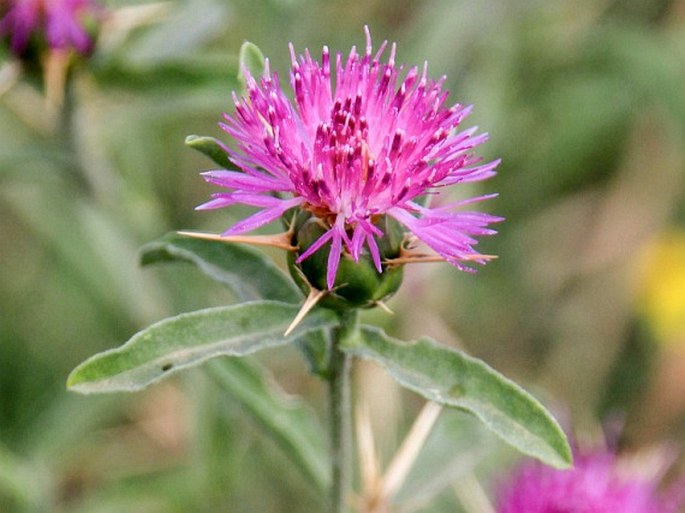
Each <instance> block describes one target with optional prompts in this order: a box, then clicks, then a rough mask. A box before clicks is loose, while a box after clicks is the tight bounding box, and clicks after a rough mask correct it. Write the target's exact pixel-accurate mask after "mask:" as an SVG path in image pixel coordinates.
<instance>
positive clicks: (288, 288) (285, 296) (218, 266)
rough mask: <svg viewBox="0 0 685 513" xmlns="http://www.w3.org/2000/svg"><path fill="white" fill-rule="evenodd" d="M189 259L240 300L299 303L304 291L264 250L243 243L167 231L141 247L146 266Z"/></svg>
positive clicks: (187, 260) (142, 261)
mask: <svg viewBox="0 0 685 513" xmlns="http://www.w3.org/2000/svg"><path fill="white" fill-rule="evenodd" d="M169 261H186V262H190V263H193V264H195V265H196V266H197V267H198V268H199V269H200V270H201V271H202V272H204V273H205V274H206V275H207V276H209V277H210V278H211V279H213V280H215V281H218V282H220V283H223V284H224V285H227V286H228V287H229V288H230V289H231V291H232V292H233V293H234V294H235V295H236V296H237V298H238V299H239V300H241V301H251V300H255V299H273V300H276V301H284V302H286V303H297V302H299V301H301V299H302V293H301V292H300V290H299V289H298V288H297V286H296V285H295V283H294V282H293V280H291V279H290V278H289V277H288V276H287V275H286V274H285V273H284V272H283V271H281V270H280V269H279V268H278V267H276V266H275V265H274V263H273V262H272V260H271V259H270V258H268V257H267V256H266V255H264V253H262V252H261V251H258V250H256V249H253V248H251V247H249V246H245V245H242V244H233V243H224V242H217V241H211V240H204V239H195V238H190V237H183V236H181V235H178V234H176V233H173V232H172V233H168V234H167V235H165V236H164V237H162V238H161V239H159V240H158V241H155V242H151V243H149V244H146V245H145V246H144V247H143V249H142V256H141V263H142V264H143V265H148V264H154V263H158V262H169Z"/></svg>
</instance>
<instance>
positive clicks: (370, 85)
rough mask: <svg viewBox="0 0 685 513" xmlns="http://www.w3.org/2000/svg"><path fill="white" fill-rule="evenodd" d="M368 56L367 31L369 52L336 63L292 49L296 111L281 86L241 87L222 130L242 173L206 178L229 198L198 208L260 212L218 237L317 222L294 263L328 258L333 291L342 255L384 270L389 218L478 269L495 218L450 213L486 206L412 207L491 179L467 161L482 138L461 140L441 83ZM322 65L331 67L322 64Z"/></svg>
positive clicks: (391, 60)
mask: <svg viewBox="0 0 685 513" xmlns="http://www.w3.org/2000/svg"><path fill="white" fill-rule="evenodd" d="M386 47H387V42H384V43H383V44H382V45H381V47H380V49H379V50H378V51H377V52H376V53H375V54H374V53H373V51H372V45H371V37H370V35H369V31H368V29H366V51H365V52H364V53H363V54H358V53H357V50H356V49H355V48H354V47H353V48H352V50H351V51H350V53H349V55H348V56H347V59H344V58H343V57H342V55H340V54H337V55H336V56H335V57H334V58H333V59H331V56H330V54H329V51H328V48H326V47H324V49H323V54H322V57H321V62H320V63H319V62H317V61H315V60H314V59H312V57H311V55H310V54H309V52H308V51H305V54H304V56H299V57H298V56H297V55H296V54H295V51H294V49H293V47H292V45H291V46H290V53H291V59H292V70H291V73H290V84H291V87H292V89H293V95H294V101H291V100H290V99H289V98H288V97H287V96H286V94H285V93H284V92H283V90H282V89H281V86H280V83H279V79H278V76H277V75H276V74H275V73H273V74H272V73H270V72H269V67H268V61H267V62H266V71H265V73H264V76H263V77H251V76H249V74H248V77H247V97H246V98H238V97H237V95H235V94H234V102H235V107H236V112H235V114H234V115H232V116H231V115H228V114H226V115H225V119H226V123H224V124H221V127H222V128H223V129H224V130H225V131H226V132H227V133H228V134H229V135H231V136H232V137H233V138H234V139H235V140H236V141H237V144H238V150H237V151H234V150H233V149H229V148H226V151H227V153H228V154H229V156H230V158H231V160H232V161H233V162H234V163H235V164H236V165H237V166H238V167H239V168H240V169H241V170H242V171H243V172H236V171H226V170H218V171H209V172H206V173H204V178H205V179H206V180H207V181H208V182H210V183H212V184H215V185H218V186H220V187H225V188H227V189H230V190H231V191H230V192H219V193H216V194H214V195H213V199H212V200H211V201H209V202H207V203H205V204H203V205H201V206H199V207H198V208H199V209H209V208H220V207H226V206H229V205H233V204H236V203H239V204H244V205H250V206H253V207H257V208H258V209H259V211H258V212H257V213H256V214H254V215H252V216H250V217H248V218H246V219H244V220H242V221H240V222H238V223H236V224H235V225H233V226H232V227H231V228H230V229H229V230H228V231H226V232H225V234H224V235H236V234H240V233H243V232H247V231H251V230H254V229H255V228H258V227H260V226H262V225H264V224H267V223H269V222H271V221H273V220H275V219H277V218H279V217H280V216H282V215H283V214H284V213H285V212H286V211H287V210H289V209H291V208H294V207H296V208H299V209H302V210H305V211H308V212H310V213H312V214H313V215H314V216H316V217H317V218H318V219H319V221H320V223H321V224H322V226H323V227H324V229H325V230H324V232H323V235H321V237H320V238H318V240H316V241H315V242H314V243H313V244H311V245H310V246H309V247H308V248H301V253H300V254H299V257H298V260H297V261H298V262H301V261H303V260H304V259H306V258H308V257H309V256H311V255H312V254H313V253H315V252H317V251H319V250H320V249H322V248H324V247H330V252H329V257H328V266H327V275H326V281H327V285H328V288H329V289H332V288H333V284H334V282H335V277H336V273H337V269H338V266H339V263H340V258H341V254H342V252H343V251H346V252H348V253H349V255H351V256H352V258H353V259H354V260H355V261H358V259H359V257H360V255H361V254H362V252H365V253H366V252H368V254H370V256H371V258H372V260H373V262H374V264H375V266H376V268H377V269H378V271H379V272H381V271H382V256H381V254H380V252H379V245H378V239H379V238H380V237H382V236H383V232H382V231H381V229H380V228H379V227H378V223H377V221H378V219H380V218H381V217H382V216H390V217H392V218H394V219H396V220H397V221H398V222H399V223H400V224H401V225H403V226H404V227H405V229H406V230H407V231H408V232H412V233H413V234H414V235H415V236H416V237H417V238H418V239H420V240H421V241H423V242H424V243H425V244H426V245H428V246H429V247H430V248H432V249H433V250H434V251H435V252H436V253H437V254H438V255H440V256H441V257H442V258H443V259H444V260H446V261H447V262H449V263H450V264H452V265H454V266H456V267H458V268H460V269H469V268H468V266H467V265H465V264H466V263H470V262H474V263H478V264H484V263H485V262H486V261H487V259H488V258H487V257H486V256H484V255H481V254H479V253H478V252H477V251H476V250H475V249H474V245H475V244H476V240H475V239H474V236H480V235H490V234H493V233H495V232H494V230H492V229H490V228H489V227H488V226H489V225H490V224H491V223H494V222H497V221H500V220H501V218H498V217H495V216H491V215H487V214H484V213H480V212H463V211H459V212H457V211H456V210H458V209H460V208H461V207H463V206H465V205H469V204H471V203H474V202H477V201H481V200H484V199H488V198H491V197H493V196H494V195H487V196H479V197H476V198H471V199H469V200H465V201H460V202H455V203H448V204H444V205H441V206H439V207H436V208H428V207H425V206H423V205H422V204H421V202H420V201H418V197H419V196H422V195H425V194H430V195H434V196H437V195H438V194H439V190H440V189H442V188H443V187H447V186H450V185H456V184H459V183H466V182H475V181H479V180H484V179H486V178H489V177H490V176H492V175H493V174H494V169H495V167H496V166H497V164H498V163H499V161H494V162H489V163H482V162H481V159H480V158H479V157H476V156H475V155H474V154H473V153H472V150H473V148H474V147H476V146H478V145H479V144H481V143H483V142H484V141H485V140H486V139H487V135H486V134H477V133H476V129H475V128H470V129H468V130H462V131H459V130H458V128H459V126H460V124H461V123H462V121H463V120H464V118H466V116H468V114H469V112H470V111H471V108H470V107H466V106H463V105H460V104H456V105H453V106H452V107H449V108H447V107H445V101H446V99H447V94H448V93H447V91H443V90H442V84H443V82H444V78H442V79H440V80H438V81H434V80H431V79H429V78H428V77H427V70H426V67H427V66H426V65H424V66H423V69H422V70H419V69H418V68H417V67H411V68H408V69H407V68H405V67H404V66H397V65H396V64H395V45H392V47H391V49H390V54H389V57H388V59H387V62H385V63H381V61H380V59H381V56H382V55H383V53H384V52H385V50H386ZM331 60H332V61H333V62H331Z"/></svg>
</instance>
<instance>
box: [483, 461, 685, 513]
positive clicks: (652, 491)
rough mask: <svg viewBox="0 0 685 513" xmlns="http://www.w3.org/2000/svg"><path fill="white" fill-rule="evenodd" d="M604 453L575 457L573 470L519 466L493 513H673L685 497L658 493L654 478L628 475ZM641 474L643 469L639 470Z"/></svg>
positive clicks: (537, 464)
mask: <svg viewBox="0 0 685 513" xmlns="http://www.w3.org/2000/svg"><path fill="white" fill-rule="evenodd" d="M619 463H620V462H619V460H618V458H617V456H616V455H615V454H613V453H610V452H606V451H602V452H594V453H588V454H581V455H576V457H575V467H574V468H572V469H570V470H556V469H552V468H550V467H546V466H544V465H542V464H540V463H537V462H535V463H528V464H524V465H523V466H521V467H520V468H519V469H518V470H517V471H516V472H515V474H514V476H513V478H512V480H511V481H510V482H509V483H508V484H507V485H506V486H505V487H503V488H502V489H501V490H500V494H499V501H498V507H497V509H496V511H497V513H617V512H621V513H676V511H679V506H682V505H683V500H682V499H683V498H684V497H683V493H682V491H680V490H673V491H672V492H671V493H668V494H660V493H659V492H658V485H659V483H658V479H656V478H655V477H654V476H649V475H641V474H637V473H636V472H634V471H633V472H631V470H634V469H630V468H625V467H623V466H621V465H620V464H619ZM643 470H644V469H643Z"/></svg>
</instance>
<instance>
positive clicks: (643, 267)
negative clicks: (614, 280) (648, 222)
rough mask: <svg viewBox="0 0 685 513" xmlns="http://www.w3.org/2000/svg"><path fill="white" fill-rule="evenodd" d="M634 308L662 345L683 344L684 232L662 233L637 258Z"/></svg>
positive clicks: (684, 298) (684, 319)
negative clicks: (637, 275) (637, 280)
mask: <svg viewBox="0 0 685 513" xmlns="http://www.w3.org/2000/svg"><path fill="white" fill-rule="evenodd" d="M638 308H639V311H640V313H641V314H642V315H643V316H644V318H645V319H646V320H647V322H648V324H649V326H650V328H651V329H652V332H653V333H654V335H655V337H656V338H657V340H658V341H659V342H662V343H675V342H683V343H685V230H673V231H669V232H665V233H663V234H661V235H659V236H657V237H656V238H655V239H653V240H652V241H651V242H650V243H649V244H647V245H646V247H645V248H644V250H643V252H642V255H641V258H640V284H639V295H638Z"/></svg>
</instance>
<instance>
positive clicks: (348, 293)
mask: <svg viewBox="0 0 685 513" xmlns="http://www.w3.org/2000/svg"><path fill="white" fill-rule="evenodd" d="M306 216H307V218H306V219H305V220H304V221H303V222H302V221H299V220H298V222H297V223H296V230H295V235H294V240H293V245H296V246H297V247H298V248H299V250H298V252H297V253H290V254H289V255H288V266H289V269H290V274H291V275H292V276H293V278H294V279H295V281H296V282H297V284H298V285H299V286H300V288H301V289H302V290H303V292H304V293H305V294H308V293H309V291H310V288H311V287H314V288H315V289H318V290H325V289H326V288H327V286H326V273H327V270H328V254H329V252H330V244H329V245H328V246H327V247H324V248H322V249H320V250H319V251H316V252H315V253H314V254H313V255H311V256H310V257H308V258H307V259H305V260H304V261H302V262H300V263H297V257H298V255H299V254H302V252H304V251H305V250H306V249H307V248H308V247H309V246H311V245H312V244H313V243H314V242H315V241H316V240H317V239H318V238H319V237H321V235H323V233H324V232H325V231H326V230H325V228H324V227H323V226H321V224H320V220H318V219H316V218H314V217H309V216H308V214H306ZM377 225H378V226H379V228H381V230H382V231H383V232H384V234H385V235H384V236H383V237H382V238H381V239H379V241H378V247H379V250H380V253H381V259H382V260H384V259H390V258H395V257H397V256H398V255H399V251H400V243H401V240H402V232H401V230H400V227H399V225H398V224H397V223H396V222H395V221H393V220H392V219H389V218H387V217H386V218H383V219H382V220H380V221H379V222H378V223H377ZM402 276H403V271H402V267H401V266H393V265H386V264H383V272H380V273H379V272H378V270H377V269H376V266H375V265H374V263H373V260H372V258H371V255H369V254H368V252H367V251H366V250H364V251H363V252H362V254H361V255H360V257H359V261H358V262H355V261H354V259H353V258H352V256H351V255H350V254H349V253H346V252H344V253H343V255H342V256H341V258H340V265H339V267H338V272H337V274H336V278H335V285H334V287H333V289H332V290H331V291H329V292H327V294H326V296H325V297H324V298H323V299H322V300H321V302H320V303H319V304H320V305H321V306H323V307H325V308H332V309H336V310H345V309H348V308H369V307H372V306H374V305H376V304H377V303H378V302H379V301H383V300H385V299H388V298H389V297H390V296H392V295H393V294H394V293H395V292H397V289H399V287H400V285H401V284H402Z"/></svg>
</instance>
